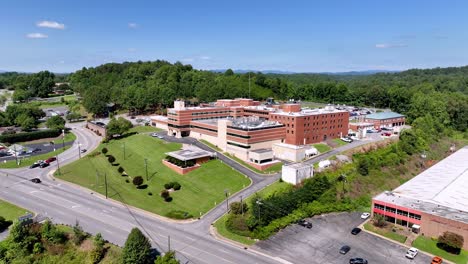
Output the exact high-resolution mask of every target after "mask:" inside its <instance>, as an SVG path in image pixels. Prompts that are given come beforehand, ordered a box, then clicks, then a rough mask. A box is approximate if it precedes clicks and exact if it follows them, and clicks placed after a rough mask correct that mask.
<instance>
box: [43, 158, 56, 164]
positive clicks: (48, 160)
mask: <svg viewBox="0 0 468 264" xmlns="http://www.w3.org/2000/svg"><path fill="white" fill-rule="evenodd" d="M56 160H57V158H56V157H50V158H48V159H46V161H45V162H46V163H51V162H54V161H56Z"/></svg>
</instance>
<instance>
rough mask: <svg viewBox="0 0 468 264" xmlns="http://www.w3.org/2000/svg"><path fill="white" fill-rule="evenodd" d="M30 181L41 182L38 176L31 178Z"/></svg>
mask: <svg viewBox="0 0 468 264" xmlns="http://www.w3.org/2000/svg"><path fill="white" fill-rule="evenodd" d="M30 181H31V182H34V183H41V179H39V178H32V179H31V180H30Z"/></svg>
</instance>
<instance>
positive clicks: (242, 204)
mask: <svg viewBox="0 0 468 264" xmlns="http://www.w3.org/2000/svg"><path fill="white" fill-rule="evenodd" d="M240 198H241V212H242V216H244V203H242V195H241V196H240Z"/></svg>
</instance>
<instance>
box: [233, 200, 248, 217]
mask: <svg viewBox="0 0 468 264" xmlns="http://www.w3.org/2000/svg"><path fill="white" fill-rule="evenodd" d="M229 209H231V213H233V214H242V210H243V211H244V213H245V212H247V210H248V208H247V204H246V203H245V202H242V204H241V203H240V202H232V203H231V204H229Z"/></svg>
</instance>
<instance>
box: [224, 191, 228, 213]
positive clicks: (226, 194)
mask: <svg viewBox="0 0 468 264" xmlns="http://www.w3.org/2000/svg"><path fill="white" fill-rule="evenodd" d="M224 195H225V196H226V213H229V189H225V190H224Z"/></svg>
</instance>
